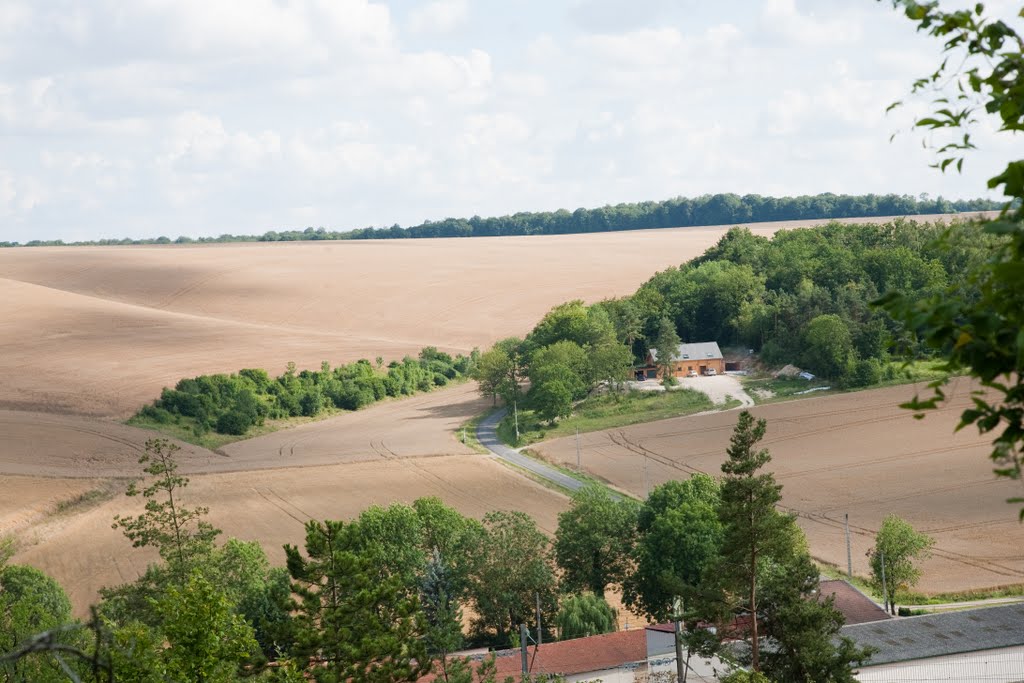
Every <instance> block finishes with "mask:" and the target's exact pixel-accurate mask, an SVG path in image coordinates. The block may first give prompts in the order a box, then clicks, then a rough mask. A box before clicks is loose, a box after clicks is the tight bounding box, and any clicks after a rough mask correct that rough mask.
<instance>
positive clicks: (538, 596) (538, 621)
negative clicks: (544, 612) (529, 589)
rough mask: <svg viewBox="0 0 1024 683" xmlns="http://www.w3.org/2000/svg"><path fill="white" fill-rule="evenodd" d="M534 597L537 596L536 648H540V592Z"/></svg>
mask: <svg viewBox="0 0 1024 683" xmlns="http://www.w3.org/2000/svg"><path fill="white" fill-rule="evenodd" d="M535 595H536V596H537V647H540V644H541V643H542V642H544V635H543V631H542V630H541V627H540V592H539V591H538V592H537V593H535Z"/></svg>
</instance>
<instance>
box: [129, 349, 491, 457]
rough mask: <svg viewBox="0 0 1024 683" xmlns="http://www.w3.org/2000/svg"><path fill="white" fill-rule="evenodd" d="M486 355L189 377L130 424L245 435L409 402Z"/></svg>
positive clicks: (182, 432) (184, 433)
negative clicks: (393, 401) (328, 414)
mask: <svg viewBox="0 0 1024 683" xmlns="http://www.w3.org/2000/svg"><path fill="white" fill-rule="evenodd" d="M478 358H479V354H478V353H477V352H474V353H473V354H470V355H469V356H463V355H458V356H455V357H452V356H451V355H449V354H447V353H444V352H441V351H438V350H437V349H436V348H434V347H427V348H425V349H423V350H422V351H421V352H420V354H419V357H418V358H411V357H408V356H407V357H406V358H404V359H403V360H402V361H401V362H400V363H399V362H394V363H392V364H391V365H390V366H389V367H388V368H387V370H386V371H384V370H383V369H382V368H381V367H380V366H381V365H382V363H378V364H377V366H373V365H371V364H370V362H369V361H367V360H359V361H357V362H355V363H350V364H348V365H342V366H340V367H337V368H334V369H333V370H332V369H331V367H330V365H329V364H328V363H327V362H326V361H325V362H323V363H322V364H321V366H320V370H319V371H318V372H313V371H309V370H303V371H301V372H298V371H297V370H296V368H295V365H294V364H293V363H289V365H288V369H287V370H286V371H285V372H284V374H282V375H281V376H279V377H276V378H274V379H271V378H270V376H269V375H268V374H267V372H266V371H265V370H259V369H251V368H249V369H243V370H239V371H238V373H237V374H233V375H201V376H199V377H193V378H191V379H182V380H181V381H179V382H178V383H177V384H176V385H175V387H174V388H173V389H168V388H165V389H164V390H163V392H162V393H161V395H160V398H159V399H157V400H156V401H154V402H153V403H152V404H151V405H147V406H143V407H142V408H141V409H140V410H139V412H138V413H136V415H135V416H134V417H133V418H132V419H131V420H130V422H132V423H134V424H140V425H143V426H150V427H154V428H157V429H164V430H166V431H168V432H172V433H174V434H175V435H176V436H179V437H184V438H188V435H189V434H190V433H191V434H195V435H197V436H202V435H204V434H206V433H207V432H209V431H210V430H215V431H216V432H217V433H218V434H223V435H228V436H245V435H246V434H249V433H250V432H251V431H252V430H253V428H256V427H262V426H263V425H264V422H265V421H266V420H287V419H289V418H297V417H306V418H310V417H316V416H317V415H320V414H322V413H323V412H324V411H329V410H359V409H360V408H363V407H365V406H367V405H370V404H371V403H374V402H375V401H379V400H381V399H383V398H386V397H388V396H405V395H410V394H414V393H416V392H418V391H429V390H431V389H432V388H434V387H435V386H444V385H446V384H447V383H448V382H450V381H452V380H455V379H458V378H460V377H464V376H468V375H470V374H471V373H473V372H474V371H475V370H476V365H477V360H478Z"/></svg>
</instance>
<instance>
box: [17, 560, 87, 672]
mask: <svg viewBox="0 0 1024 683" xmlns="http://www.w3.org/2000/svg"><path fill="white" fill-rule="evenodd" d="M2 559H4V558H3V557H2V553H0V560H2ZM70 623H71V602H70V601H69V600H68V597H67V594H66V593H65V592H64V589H63V588H61V587H60V584H58V583H57V582H56V581H54V580H53V579H52V578H50V577H49V576H47V575H46V574H44V573H43V572H41V571H39V570H38V569H35V568H34V567H28V566H25V565H18V564H14V565H7V566H3V565H2V563H0V657H2V655H5V654H7V653H9V652H12V651H14V650H15V649H16V648H17V647H18V646H19V645H22V644H23V643H25V642H27V641H28V640H29V638H31V637H33V636H36V635H38V634H40V633H42V632H44V631H50V630H54V629H59V628H60V627H63V626H65V625H68V624H70ZM71 642H72V638H71V636H70V634H68V633H60V634H58V635H57V639H56V645H58V646H61V645H69V644H71ZM60 661H62V660H60ZM60 661H59V660H58V658H57V656H55V652H54V651H51V652H36V653H31V654H26V655H25V656H23V657H18V658H15V659H13V660H7V661H5V660H3V659H0V681H3V682H4V683H8V682H10V683H28V682H29V681H32V682H33V683H34V682H36V681H38V682H39V683H50V682H51V681H52V682H54V683H56V682H57V681H65V680H67V678H66V676H65V674H64V671H63V669H62V666H61V663H60Z"/></svg>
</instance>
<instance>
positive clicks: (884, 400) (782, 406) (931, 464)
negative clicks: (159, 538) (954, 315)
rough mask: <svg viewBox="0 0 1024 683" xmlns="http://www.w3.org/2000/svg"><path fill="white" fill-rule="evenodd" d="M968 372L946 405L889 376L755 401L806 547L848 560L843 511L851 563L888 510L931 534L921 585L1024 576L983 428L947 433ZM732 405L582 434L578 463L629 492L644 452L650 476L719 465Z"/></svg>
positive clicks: (960, 585)
mask: <svg viewBox="0 0 1024 683" xmlns="http://www.w3.org/2000/svg"><path fill="white" fill-rule="evenodd" d="M968 389H969V384H968V382H967V381H966V380H959V381H958V383H957V385H956V390H955V399H954V401H953V405H952V407H951V408H947V409H945V410H942V411H939V412H938V413H934V414H930V415H929V416H928V417H927V418H926V419H925V420H923V421H918V420H915V419H913V416H912V414H911V413H910V412H909V411H905V410H901V409H900V408H898V407H897V406H898V404H899V403H901V402H903V401H905V400H907V399H908V398H909V397H910V396H912V395H913V387H893V388H888V389H880V390H874V391H865V392H858V393H854V394H845V395H839V396H832V397H826V398H815V399H806V400H802V401H792V402H787V403H777V404H771V405H767V406H761V407H757V408H755V409H753V411H752V412H753V413H754V414H755V415H757V416H759V417H763V418H765V419H767V421H768V433H767V436H766V438H765V441H764V446H766V447H767V448H769V449H770V451H771V453H772V462H771V464H770V465H769V467H770V468H771V469H772V471H774V472H775V476H776V478H777V480H778V481H779V483H781V484H782V485H783V487H784V488H783V505H785V506H786V507H787V508H789V509H791V510H792V511H793V512H795V513H797V514H798V515H799V521H800V525H801V526H802V527H803V529H804V531H805V532H806V533H807V537H808V540H809V542H810V546H811V551H812V553H813V554H814V555H815V556H816V557H819V558H821V559H823V560H826V561H828V562H830V563H832V564H835V565H838V566H841V567H844V568H845V566H846V546H845V534H844V531H843V521H844V515H845V514H846V513H849V515H850V528H851V532H852V536H853V540H852V546H853V565H854V571H855V572H857V573H860V574H866V573H867V571H868V569H867V560H866V557H865V553H866V552H867V550H868V548H869V547H870V546H871V544H872V540H873V537H874V532H875V531H876V530H877V529H878V526H879V524H880V523H881V520H882V518H884V517H885V515H887V514H889V513H892V512H895V513H896V514H898V515H900V516H901V517H903V518H904V519H906V520H908V521H909V522H910V523H911V524H913V525H914V526H915V527H916V528H918V529H919V530H922V531H926V532H928V533H930V534H932V535H933V536H934V537H935V538H936V541H937V545H936V548H935V553H934V557H933V558H932V559H931V560H929V561H928V562H927V563H926V564H925V565H924V577H923V580H922V582H921V585H920V588H921V589H922V590H924V591H928V592H939V591H953V590H960V589H965V588H987V587H992V586H999V585H1006V584H1016V583H1022V582H1024V554H1022V553H1021V552H1020V548H1022V547H1024V527H1022V526H1021V525H1020V524H1019V523H1018V522H1017V515H1016V512H1017V509H1016V508H1015V507H1012V506H1009V505H1007V504H1006V503H1005V502H1004V501H1005V500H1006V499H1007V498H1009V497H1010V496H1012V495H1020V493H1021V485H1020V483H1019V482H1009V481H1005V480H996V479H995V478H994V476H993V474H992V469H991V463H990V462H989V460H988V459H987V454H988V452H989V450H990V448H989V446H988V439H985V438H983V437H979V436H978V435H977V434H976V433H972V432H971V431H970V430H964V431H963V432H960V433H959V434H956V435H954V433H953V429H954V427H955V425H956V423H957V419H958V416H959V412H960V410H962V409H963V407H964V406H966V405H967V404H968V402H969V401H968V399H969V396H968ZM736 415H737V413H736V411H729V412H726V413H719V414H712V415H701V416H694V417H689V418H675V419H671V420H663V421H660V422H652V423H648V424H645V425H637V426H634V427H627V428H624V429H616V430H609V431H607V432H595V433H593V434H587V435H585V436H584V437H583V439H582V444H583V463H584V467H585V468H586V469H587V470H588V471H589V472H591V473H593V474H595V475H597V476H599V477H602V478H604V479H606V480H608V481H609V482H611V483H612V484H615V485H616V486H619V487H621V488H624V489H625V490H627V491H631V492H634V493H636V494H638V495H642V494H643V490H644V474H643V471H644V468H643V461H644V455H645V454H646V455H647V457H648V474H649V478H650V481H651V485H652V486H653V485H655V484H658V483H661V482H664V481H667V480H669V479H675V478H682V477H687V476H689V474H690V473H692V472H696V471H700V472H708V473H712V474H715V475H718V474H720V469H719V468H720V465H721V463H722V460H723V459H724V457H725V448H726V446H727V445H728V441H729V436H730V435H731V433H732V429H733V427H734V426H735V424H736ZM534 448H535V450H537V451H538V452H539V453H541V454H542V455H543V456H544V457H546V458H550V459H552V460H555V461H558V462H565V463H575V460H576V446H575V439H574V438H572V439H557V440H553V441H549V442H545V443H543V444H538V445H536V446H534Z"/></svg>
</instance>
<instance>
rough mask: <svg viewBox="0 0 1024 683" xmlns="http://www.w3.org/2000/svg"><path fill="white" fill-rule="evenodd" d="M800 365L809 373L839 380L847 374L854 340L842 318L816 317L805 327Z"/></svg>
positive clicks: (831, 315)
mask: <svg viewBox="0 0 1024 683" xmlns="http://www.w3.org/2000/svg"><path fill="white" fill-rule="evenodd" d="M804 339H805V341H804V356H803V359H804V360H803V362H804V364H805V365H806V366H807V367H808V369H810V370H811V371H812V372H815V373H817V374H819V375H822V376H824V377H828V378H829V379H839V378H840V377H842V376H843V375H845V374H847V373H848V372H849V371H850V365H851V363H852V362H853V339H852V338H851V336H850V330H849V328H847V327H846V324H845V323H843V320H842V318H840V317H839V316H838V315H835V314H828V315H819V316H818V317H816V318H814V319H813V320H811V322H809V323H808V324H807V332H806V334H805V337H804Z"/></svg>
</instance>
